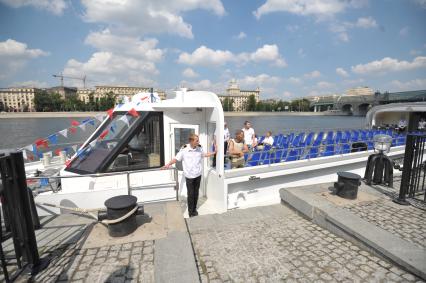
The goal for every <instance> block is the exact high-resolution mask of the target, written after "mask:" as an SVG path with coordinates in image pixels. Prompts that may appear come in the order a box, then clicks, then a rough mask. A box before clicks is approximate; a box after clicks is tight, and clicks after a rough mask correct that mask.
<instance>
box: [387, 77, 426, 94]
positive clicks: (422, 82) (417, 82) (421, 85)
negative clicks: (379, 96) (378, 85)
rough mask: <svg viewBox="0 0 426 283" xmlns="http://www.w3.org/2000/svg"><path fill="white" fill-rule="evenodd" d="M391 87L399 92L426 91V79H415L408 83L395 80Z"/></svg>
mask: <svg viewBox="0 0 426 283" xmlns="http://www.w3.org/2000/svg"><path fill="white" fill-rule="evenodd" d="M391 85H392V86H394V87H395V88H397V89H398V90H407V91H408V90H420V89H426V78H425V79H414V80H411V81H407V82H401V81H399V80H394V81H392V82H391Z"/></svg>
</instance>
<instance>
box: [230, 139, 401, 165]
mask: <svg viewBox="0 0 426 283" xmlns="http://www.w3.org/2000/svg"><path fill="white" fill-rule="evenodd" d="M303 143H304V142H303V141H301V142H300V144H303ZM300 144H299V145H297V146H293V145H292V144H291V143H287V144H285V145H279V146H271V147H268V146H266V147H267V148H266V149H263V150H260V149H259V148H258V147H255V148H253V149H251V150H250V152H248V153H245V155H244V167H253V166H259V165H271V164H275V163H282V162H290V161H296V160H310V159H314V158H319V157H327V156H339V155H340V156H342V155H343V154H348V153H353V152H359V151H367V150H373V149H374V140H373V137H371V138H369V139H356V140H349V141H347V142H340V141H339V142H335V141H327V140H326V139H324V140H322V141H321V142H320V143H318V144H315V142H314V141H312V142H311V144H305V145H300ZM403 145H405V136H395V137H393V138H392V147H395V146H403ZM232 157H233V156H232V155H230V154H229V153H227V154H226V155H225V160H227V161H228V162H226V164H225V169H230V167H231V164H230V163H231V159H232Z"/></svg>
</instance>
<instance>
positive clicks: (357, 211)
mask: <svg viewBox="0 0 426 283" xmlns="http://www.w3.org/2000/svg"><path fill="white" fill-rule="evenodd" d="M332 186H333V184H332V183H329V184H318V185H315V186H304V187H297V188H289V189H281V190H280V195H281V199H282V201H283V202H284V203H285V204H287V205H289V206H290V207H292V208H293V209H294V210H296V211H297V212H298V213H300V214H301V215H303V216H304V217H306V218H307V219H309V220H310V221H312V222H313V223H316V224H317V225H319V226H321V227H323V228H325V229H327V230H328V231H331V232H332V233H333V234H335V235H337V236H340V237H342V238H344V239H346V240H348V241H350V242H352V243H355V244H357V245H358V246H360V247H361V248H362V249H365V250H366V251H368V252H370V253H372V254H374V255H376V256H378V257H381V258H384V259H385V260H388V261H389V262H390V263H392V264H395V265H397V266H399V267H400V268H402V269H404V270H406V271H408V272H410V273H412V274H414V275H416V276H418V277H419V278H422V279H423V280H426V211H425V210H421V209H419V208H415V207H413V206H401V205H398V204H395V203H393V202H392V198H391V197H389V194H384V193H383V191H382V190H377V189H375V188H373V187H371V186H367V185H365V184H364V183H362V185H361V186H360V189H359V192H358V197H357V199H356V200H346V199H343V198H340V197H338V196H336V195H334V194H333V193H332V192H331V190H330V189H331V187H332Z"/></svg>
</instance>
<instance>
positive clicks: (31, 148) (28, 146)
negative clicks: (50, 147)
mask: <svg viewBox="0 0 426 283" xmlns="http://www.w3.org/2000/svg"><path fill="white" fill-rule="evenodd" d="M23 149H26V150H28V151H33V150H34V145H32V144H30V145H27V146H26V147H24V148H23Z"/></svg>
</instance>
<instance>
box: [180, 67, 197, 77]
mask: <svg viewBox="0 0 426 283" xmlns="http://www.w3.org/2000/svg"><path fill="white" fill-rule="evenodd" d="M182 76H184V77H186V78H196V77H198V74H197V73H196V72H195V71H194V70H193V69H191V68H186V69H185V70H183V72H182Z"/></svg>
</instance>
